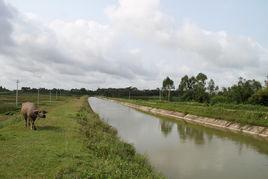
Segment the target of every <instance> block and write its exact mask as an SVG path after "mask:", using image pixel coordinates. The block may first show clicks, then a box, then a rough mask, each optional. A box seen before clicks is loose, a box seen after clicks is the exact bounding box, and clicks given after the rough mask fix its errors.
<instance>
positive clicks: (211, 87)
mask: <svg viewBox="0 0 268 179" xmlns="http://www.w3.org/2000/svg"><path fill="white" fill-rule="evenodd" d="M207 89H208V91H209V94H210V95H213V94H215V90H216V87H215V82H214V80H213V79H210V80H209V82H208V87H207Z"/></svg>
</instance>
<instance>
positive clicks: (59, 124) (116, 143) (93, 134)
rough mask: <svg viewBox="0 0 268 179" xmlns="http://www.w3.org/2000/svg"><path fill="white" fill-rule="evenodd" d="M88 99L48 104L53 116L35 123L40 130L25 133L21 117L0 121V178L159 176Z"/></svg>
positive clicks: (62, 100) (46, 104) (47, 106)
mask: <svg viewBox="0 0 268 179" xmlns="http://www.w3.org/2000/svg"><path fill="white" fill-rule="evenodd" d="M85 100H86V99H85V98H81V99H77V98H71V97H67V98H63V97H62V99H61V100H60V101H55V102H53V103H52V104H50V103H46V102H44V103H43V104H42V105H41V106H42V107H44V108H46V109H47V110H48V111H49V113H48V117H47V119H45V120H38V121H37V122H36V125H37V131H31V130H29V129H26V128H25V127H24V121H23V120H22V119H21V117H20V116H19V115H18V114H15V115H13V116H9V117H8V119H6V120H2V121H0V126H1V127H0V158H1V160H0V178H17V177H33V178H41V177H47V178H54V177H57V178H62V177H63V178H65V177H70V178H75V177H79V178H80V177H82V178H83V177H94V178H107V177H108V176H109V177H112V178H129V177H138V178H144V177H151V178H152V177H156V178H157V177H160V176H159V175H158V174H156V173H155V172H154V171H153V170H152V168H151V166H150V165H149V164H148V162H147V160H146V159H145V158H144V157H143V156H142V155H139V154H137V153H136V152H135V149H134V148H133V147H132V146H131V145H129V144H126V143H124V142H122V141H120V139H119V138H118V137H117V135H116V130H115V129H113V128H111V127H110V126H109V125H108V124H106V123H104V122H103V121H101V120H100V119H99V117H98V115H96V114H95V113H93V112H92V110H91V109H90V107H89V106H88V104H87V103H86V101H85ZM2 116H3V115H2ZM7 121H10V122H7ZM1 124H2V125H1Z"/></svg>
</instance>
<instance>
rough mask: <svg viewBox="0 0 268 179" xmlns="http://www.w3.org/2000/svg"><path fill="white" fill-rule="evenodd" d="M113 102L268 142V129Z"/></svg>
mask: <svg viewBox="0 0 268 179" xmlns="http://www.w3.org/2000/svg"><path fill="white" fill-rule="evenodd" d="M112 101H115V102H117V103H120V104H123V105H125V106H128V107H131V108H134V109H137V110H140V111H143V112H148V113H152V114H155V115H161V116H166V117H172V118H175V119H177V120H183V121H185V122H189V123H194V124H200V125H203V126H209V127H213V128H220V129H227V130H231V131H234V132H242V133H245V134H250V135H254V136H260V137H263V138H265V139H266V140H268V127H262V126H254V125H243V124H240V123H235V122H230V121H225V120H222V119H214V118H208V117H200V116H196V115H191V114H184V113H181V112H175V111H169V110H165V109H159V108H152V107H147V106H141V105H136V104H132V103H127V102H123V101H117V100H112Z"/></svg>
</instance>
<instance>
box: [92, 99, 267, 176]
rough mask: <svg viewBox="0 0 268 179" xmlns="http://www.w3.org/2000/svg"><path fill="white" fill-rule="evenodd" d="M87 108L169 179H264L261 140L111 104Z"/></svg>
mask: <svg viewBox="0 0 268 179" xmlns="http://www.w3.org/2000/svg"><path fill="white" fill-rule="evenodd" d="M89 103H90V106H91V107H92V109H93V111H94V112H96V113H98V114H99V116H100V118H101V119H102V120H103V121H105V122H107V123H109V125H111V126H113V127H114V128H116V129H117V131H118V135H119V136H120V138H121V139H122V140H123V141H126V142H128V143H131V144H133V145H134V147H135V149H136V150H137V152H138V153H140V154H145V155H146V156H147V157H148V159H149V161H150V163H151V164H152V165H153V166H154V167H155V168H156V169H157V171H160V172H161V173H163V174H164V175H165V176H166V177H167V178H171V179H172V178H183V179H192V178H199V179H210V178H211V179H212V178H218V179H224V178H230V179H251V178H255V179H262V178H267V177H268V172H267V166H268V143H267V142H265V141H264V140H262V139H261V138H258V139H256V138H254V137H251V136H248V135H241V133H234V132H228V131H222V130H218V129H214V128H210V127H204V126H202V125H197V124H191V123H189V122H183V120H173V119H171V118H170V117H168V118H167V117H161V116H160V115H150V114H147V113H144V112H140V111H138V110H136V109H134V108H131V107H128V106H125V105H122V104H119V103H116V102H114V101H110V100H105V99H100V98H90V99H89ZM259 139H260V140H259Z"/></svg>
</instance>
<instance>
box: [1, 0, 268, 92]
mask: <svg viewBox="0 0 268 179" xmlns="http://www.w3.org/2000/svg"><path fill="white" fill-rule="evenodd" d="M266 17H268V1H266V0H255V1H253V0H235V1H234V0H202V1H201V0H199V1H198V0H187V1H186V0H98V1H93V0H76V1H73V0H0V24H1V30H2V34H1V35H0V65H2V66H4V67H5V68H4V70H2V71H1V72H0V81H1V82H2V83H3V84H4V85H5V86H7V87H10V88H13V87H14V83H13V82H14V81H15V80H16V79H20V80H21V81H25V84H23V86H33V87H38V86H40V87H41V86H44V87H59V88H72V87H78V88H79V87H87V88H93V89H95V88H97V87H102V86H103V87H126V86H136V87H138V88H141V89H144V88H156V87H159V86H160V85H161V81H162V79H164V78H165V77H166V76H170V77H171V78H172V79H173V80H174V81H175V84H178V83H179V80H180V78H181V77H182V76H184V75H185V74H188V75H196V74H197V73H199V72H203V73H205V74H207V75H208V77H209V78H213V79H214V80H215V81H216V84H218V85H220V86H228V85H230V84H233V83H235V82H236V81H237V79H238V77H240V76H242V77H245V78H247V79H253V78H255V79H257V80H259V81H261V82H263V81H264V79H265V76H266V75H267V73H268V71H267V69H268V36H267V35H266V32H267V31H268V21H267V20H266ZM17 71H18V72H17ZM18 74H20V75H19V76H18ZM223 79H224V80H223ZM176 86H177V85H176Z"/></svg>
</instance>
